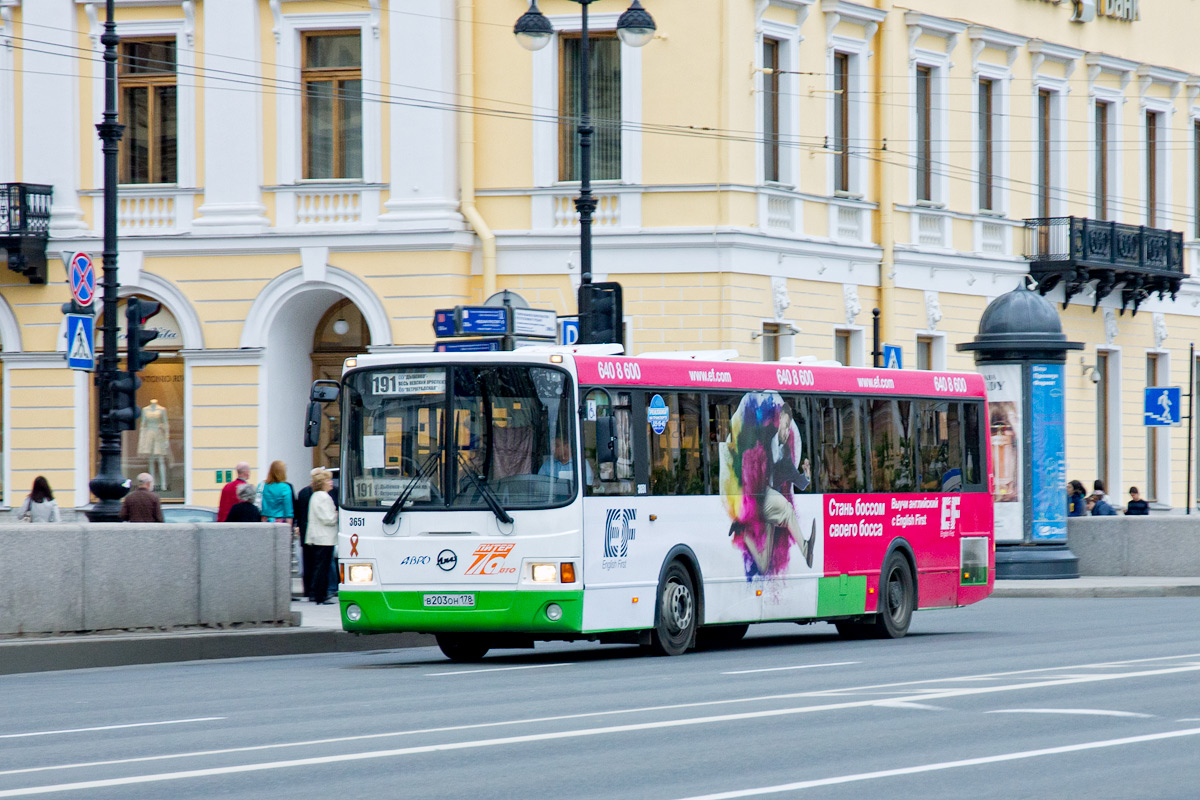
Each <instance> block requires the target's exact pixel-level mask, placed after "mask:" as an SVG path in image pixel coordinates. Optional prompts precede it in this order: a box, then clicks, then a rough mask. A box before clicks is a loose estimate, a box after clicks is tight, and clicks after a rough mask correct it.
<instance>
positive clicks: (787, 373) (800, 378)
mask: <svg viewBox="0 0 1200 800" xmlns="http://www.w3.org/2000/svg"><path fill="white" fill-rule="evenodd" d="M775 380H777V381H779V385H780V386H813V385H815V384H816V379H815V378H814V377H813V374H812V373H811V372H809V371H808V370H806V369H777V370H775Z"/></svg>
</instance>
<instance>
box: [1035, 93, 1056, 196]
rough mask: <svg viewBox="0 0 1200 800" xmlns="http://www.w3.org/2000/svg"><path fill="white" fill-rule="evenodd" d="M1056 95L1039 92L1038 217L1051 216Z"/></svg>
mask: <svg viewBox="0 0 1200 800" xmlns="http://www.w3.org/2000/svg"><path fill="white" fill-rule="evenodd" d="M1053 108H1054V93H1053V92H1051V91H1049V90H1047V89H1039V90H1038V113H1037V136H1038V144H1037V176H1038V177H1037V215H1038V216H1039V217H1048V216H1050V213H1051V210H1050V183H1051V180H1052V179H1053V176H1054V163H1053V158H1054V151H1053V149H1052V148H1053V146H1054V145H1053V138H1052V133H1053V125H1052V112H1053Z"/></svg>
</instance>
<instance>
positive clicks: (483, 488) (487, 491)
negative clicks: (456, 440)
mask: <svg viewBox="0 0 1200 800" xmlns="http://www.w3.org/2000/svg"><path fill="white" fill-rule="evenodd" d="M458 463H459V465H460V466H461V467H462V468H463V472H465V473H467V477H468V478H470V479H471V483H473V484H475V488H476V489H477V490H478V491H479V494H480V495H482V496H483V500H484V502H485V503H487V504H488V508H490V509H491V510H492V513H493V514H495V515H496V519H498V520H500V521H501V522H503V523H504V524H505V525H509V524H511V523H512V521H513V518H512V517H510V516H509V515H508V512H507V511H505V510H504V506H502V505H500V498H498V497H496V493H495V492H494V491H493V490H492V487H490V486H488V485H487V483H486V482H485V481H481V480H479V478H478V477H477V476H476V475H475V473H474V472H472V471H471V464H470V462H468V461H467V459H466V458H464V457H463V454H462V450H459V451H458Z"/></svg>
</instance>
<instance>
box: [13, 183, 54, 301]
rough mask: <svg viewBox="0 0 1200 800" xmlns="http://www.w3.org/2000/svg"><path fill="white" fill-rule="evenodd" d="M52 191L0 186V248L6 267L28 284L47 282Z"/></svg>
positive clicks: (40, 186)
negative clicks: (5, 257) (6, 262)
mask: <svg viewBox="0 0 1200 800" xmlns="http://www.w3.org/2000/svg"><path fill="white" fill-rule="evenodd" d="M53 197H54V188H53V187H52V186H47V185H44V184H40V183H0V248H2V249H4V250H5V251H6V252H7V255H8V268H9V269H11V270H12V271H13V272H19V273H21V274H22V275H24V276H25V277H26V278H28V279H29V282H30V283H45V282H46V242H47V241H48V240H49V238H50V202H51V200H52V199H53Z"/></svg>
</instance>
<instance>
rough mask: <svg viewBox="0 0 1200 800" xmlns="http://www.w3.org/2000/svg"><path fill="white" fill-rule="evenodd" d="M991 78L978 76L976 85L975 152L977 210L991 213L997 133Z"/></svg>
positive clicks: (993, 202)
mask: <svg viewBox="0 0 1200 800" xmlns="http://www.w3.org/2000/svg"><path fill="white" fill-rule="evenodd" d="M998 83H999V82H998V81H997V80H996V79H994V78H989V77H981V78H980V79H979V81H978V82H977V83H976V102H977V105H976V112H975V120H976V122H975V130H976V135H975V142H976V145H975V146H976V152H977V153H978V163H977V166H976V170H977V175H976V182H977V185H978V187H979V197H978V203H979V209H980V210H981V211H994V210H995V209H996V207H997V204H996V200H997V197H996V144H997V136H998V134H999V132H1000V131H999V120H998V119H997V115H998V109H997V107H996V95H997V84H998Z"/></svg>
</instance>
